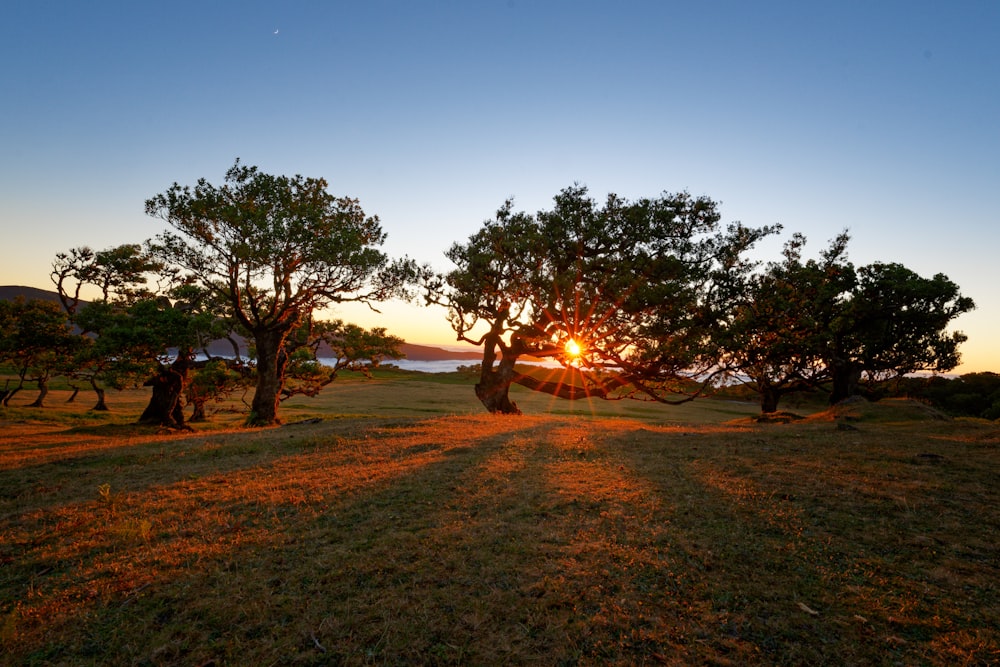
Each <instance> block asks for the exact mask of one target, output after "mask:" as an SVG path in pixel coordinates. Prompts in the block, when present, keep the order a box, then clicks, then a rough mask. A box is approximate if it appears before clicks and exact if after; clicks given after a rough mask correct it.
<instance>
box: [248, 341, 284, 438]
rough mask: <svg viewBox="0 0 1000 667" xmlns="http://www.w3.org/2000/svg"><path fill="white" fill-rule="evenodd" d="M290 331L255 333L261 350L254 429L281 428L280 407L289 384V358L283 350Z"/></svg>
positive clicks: (251, 420) (253, 404) (250, 422)
mask: <svg viewBox="0 0 1000 667" xmlns="http://www.w3.org/2000/svg"><path fill="white" fill-rule="evenodd" d="M287 333H288V329H282V330H261V331H256V332H254V343H255V344H256V346H257V387H256V389H255V390H254V394H253V400H252V401H251V402H250V416H249V417H247V424H248V425H250V426H271V425H273V424H280V423H281V420H280V419H278V405H279V404H280V402H281V387H282V385H283V384H284V381H285V361H286V360H285V358H284V354H283V351H282V347H283V345H284V342H285V336H286V335H287Z"/></svg>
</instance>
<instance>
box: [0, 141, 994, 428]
mask: <svg viewBox="0 0 1000 667" xmlns="http://www.w3.org/2000/svg"><path fill="white" fill-rule="evenodd" d="M146 211H147V213H148V214H149V215H151V216H153V217H156V218H158V219H160V220H162V221H164V222H165V223H166V224H167V227H168V231H165V232H163V233H161V234H160V235H158V236H157V237H155V238H153V239H151V240H149V241H146V242H145V243H144V244H141V245H139V244H126V245H122V246H118V247H115V248H110V249H107V250H103V251H97V252H95V251H93V250H91V249H89V248H85V247H84V248H75V249H72V250H70V251H68V252H66V253H60V254H59V255H58V256H57V257H56V260H55V262H54V264H53V270H52V280H53V283H54V284H55V286H56V289H57V292H58V294H59V298H60V302H61V306H62V307H61V308H59V307H58V306H57V305H53V304H48V305H42V304H41V303H34V302H8V303H6V304H5V305H3V307H2V309H0V360H2V361H4V362H5V363H8V364H9V365H11V366H12V367H13V368H14V372H15V374H16V376H17V379H16V381H15V386H14V387H13V388H9V389H8V391H9V392H15V391H17V390H18V389H20V388H21V387H23V386H24V383H26V382H34V383H36V384H37V385H38V388H39V390H40V392H39V398H38V400H37V401H36V403H37V404H38V405H41V404H42V400H43V399H44V394H45V388H46V386H47V383H48V381H49V379H50V378H51V377H53V376H54V375H57V374H61V375H65V376H67V377H70V378H73V379H74V380H77V381H80V382H85V383H87V384H89V385H90V387H91V388H93V390H94V391H95V392H96V393H97V396H98V403H97V405H96V406H95V407H96V408H97V409H104V408H106V403H105V394H104V390H105V387H112V388H122V387H125V386H133V385H136V384H146V385H148V386H151V387H152V392H151V398H150V403H149V405H148V407H147V408H146V410H145V412H144V413H143V415H142V417H141V418H140V421H143V422H148V423H157V424H167V425H171V426H181V425H183V424H184V423H185V421H186V420H185V415H184V411H183V408H184V407H185V405H190V406H191V410H192V418H194V419H198V418H203V417H204V414H205V406H206V404H207V402H208V401H210V400H212V399H213V398H215V397H218V396H222V395H226V394H227V393H229V392H232V391H235V390H236V389H237V388H240V387H248V386H251V385H252V387H253V392H254V393H253V397H252V399H251V401H250V402H249V403H248V404H247V405H248V418H247V422H248V423H249V424H253V425H267V424H274V423H277V422H278V421H279V415H278V409H279V405H280V402H281V401H282V400H283V399H285V398H287V397H289V396H292V395H296V394H304V395H315V394H316V393H317V392H319V391H320V390H321V388H322V387H323V386H325V385H326V384H328V383H329V382H331V381H332V380H333V379H334V378H335V377H336V375H337V372H338V371H340V370H344V369H356V370H365V369H367V368H370V367H371V366H373V365H377V364H378V363H379V361H381V360H382V359H395V358H399V357H400V356H401V355H400V354H399V345H400V344H401V342H402V341H401V340H400V339H398V338H396V337H394V336H391V335H389V334H388V333H387V332H386V331H385V330H384V329H373V330H370V331H368V330H364V329H362V328H360V327H357V326H356V325H351V324H347V323H344V322H340V321H322V320H319V319H318V318H317V313H318V312H319V311H320V310H322V309H324V308H326V307H328V306H333V305H336V304H338V303H344V302H347V301H354V302H361V303H366V304H369V305H373V304H375V303H377V302H379V301H382V300H384V299H388V298H392V297H402V298H410V299H412V298H415V296H416V295H417V293H418V291H417V290H418V289H419V292H420V293H422V295H423V297H424V299H425V300H426V302H427V303H429V304H439V305H442V306H444V307H445V308H446V309H447V313H448V319H449V322H450V324H451V326H452V328H453V329H454V331H455V333H456V337H457V340H459V341H465V342H468V343H472V344H474V345H477V346H480V347H481V348H482V350H483V358H482V363H481V364H479V365H478V368H477V374H478V382H477V383H476V385H475V393H476V396H477V397H478V399H479V400H480V401H481V402H482V404H483V405H484V407H485V408H486V409H487V410H489V411H490V412H497V413H508V414H517V413H519V412H520V410H519V409H518V407H517V405H516V404H515V403H514V401H512V400H511V398H510V394H509V390H510V387H511V385H513V384H519V385H522V386H525V387H527V388H529V389H532V390H535V391H541V392H546V393H549V394H552V395H554V396H559V397H562V398H565V399H570V400H574V399H580V398H599V399H604V400H623V399H639V400H650V401H658V402H662V403H670V404H676V403H683V402H686V401H690V400H693V399H695V398H697V397H699V396H705V395H709V394H711V393H713V392H716V391H719V390H720V388H732V387H733V386H734V384H740V385H742V386H745V387H748V388H749V389H751V390H752V391H753V392H754V393H755V394H756V395H757V396H758V398H759V400H760V404H761V410H762V411H763V412H773V411H776V410H777V409H778V405H779V402H780V400H781V398H782V397H784V396H787V395H789V394H793V393H796V392H817V391H821V392H825V393H826V394H828V396H829V399H830V401H831V402H836V401H839V400H842V399H844V398H846V397H848V396H852V395H855V394H858V393H861V392H864V391H869V392H871V391H874V390H875V388H876V387H884V386H885V383H886V382H887V381H889V380H897V381H900V382H901V381H902V380H903V379H905V378H907V376H910V375H911V374H914V373H918V372H930V373H935V374H939V373H944V372H947V371H950V370H952V369H953V368H955V367H956V366H957V365H958V363H959V360H960V357H959V351H958V348H959V346H960V344H961V343H962V342H964V341H965V340H966V337H965V335H964V334H962V333H961V332H954V331H950V329H949V327H950V325H951V323H952V322H953V320H954V319H955V318H956V317H958V316H959V315H961V314H963V313H965V312H968V311H970V310H971V309H972V308H973V307H974V304H973V302H972V300H971V299H969V298H967V297H964V296H962V295H961V294H960V292H959V289H958V287H957V285H955V284H954V283H953V282H952V281H951V280H949V279H948V278H947V277H946V276H944V275H941V274H938V275H935V276H933V277H931V278H925V277H922V276H920V275H918V274H916V273H915V272H913V271H911V270H910V269H908V268H906V267H905V266H903V265H901V264H898V263H873V264H870V265H866V266H859V267H856V266H854V265H853V264H852V263H851V262H850V261H849V260H848V258H847V245H848V242H849V237H848V235H847V233H846V232H844V233H842V234H840V235H839V236H837V237H836V238H834V239H833V240H832V241H831V242H830V245H829V247H828V248H826V249H825V250H823V251H822V252H821V253H820V255H819V257H817V258H814V259H808V258H806V257H805V256H804V248H805V246H806V239H805V237H804V236H802V235H801V234H794V235H793V236H792V237H791V239H790V240H789V241H788V242H787V243H786V244H785V246H784V249H783V252H782V258H781V259H780V260H778V261H773V262H768V263H763V262H760V261H754V260H751V259H750V256H751V252H752V251H753V250H754V248H755V247H756V246H757V244H758V243H759V242H760V241H761V240H762V239H764V238H766V237H768V236H771V235H774V234H777V233H779V232H780V231H781V227H780V226H778V225H775V226H770V227H763V228H758V229H754V228H750V227H746V226H744V225H742V224H740V223H730V224H728V225H723V224H722V223H721V215H720V213H719V207H718V204H717V203H716V202H714V201H712V200H711V199H709V198H707V197H693V196H691V195H689V194H688V193H662V194H661V195H659V196H657V197H651V198H643V199H639V200H636V201H629V200H625V199H623V198H621V197H618V196H617V195H614V194H612V195H609V196H608V197H607V199H606V200H605V201H603V202H598V201H596V200H594V199H592V198H591V197H589V195H588V192H587V189H586V188H585V187H582V186H572V187H569V188H566V189H564V190H562V191H561V192H560V193H558V194H557V195H556V197H555V198H554V205H553V207H552V208H551V209H550V210H541V211H538V212H537V213H534V214H531V213H527V212H523V211H515V209H514V206H513V201H510V200H508V201H507V202H505V203H504V204H503V205H502V206H501V208H500V209H499V210H498V211H497V213H496V215H495V216H493V217H492V218H490V219H488V220H486V221H485V222H484V223H483V224H482V227H481V228H480V229H479V230H478V231H477V232H476V233H475V234H473V235H472V236H470V237H469V239H468V240H467V241H466V242H464V243H455V244H453V245H452V246H451V248H450V249H449V250H448V251H447V252H446V256H447V258H448V259H449V260H450V261H451V262H452V263H453V265H454V267H455V268H454V269H452V270H451V271H449V272H446V273H439V274H435V273H433V272H432V271H430V270H429V269H428V268H427V267H426V266H419V265H417V264H416V263H415V262H414V261H413V260H410V259H408V258H403V259H396V260H391V259H390V258H388V257H387V256H386V255H385V254H384V253H383V252H382V251H381V250H380V246H381V245H382V244H383V243H384V241H385V234H384V233H383V232H382V229H381V226H380V224H379V221H378V218H377V217H374V216H367V215H366V214H365V213H364V211H363V210H362V209H361V207H360V205H359V203H358V202H357V201H356V200H353V199H349V198H338V197H334V196H332V195H330V194H329V193H328V192H327V183H326V182H325V181H324V180H323V179H313V178H303V177H301V176H294V177H285V176H272V175H268V174H265V173H262V172H260V171H259V170H258V169H257V168H256V167H248V166H245V165H242V164H240V162H239V160H237V161H236V163H235V164H234V166H233V167H232V168H230V169H229V171H227V173H226V176H225V181H224V183H223V185H221V186H215V185H212V184H210V183H209V182H207V181H206V180H204V179H202V180H199V181H198V183H197V184H196V185H195V186H194V187H189V186H180V185H178V184H176V183H175V184H174V185H173V186H172V187H170V188H169V189H168V190H167V191H165V192H164V193H162V194H160V195H157V196H155V197H153V198H151V199H149V200H148V201H147V202H146ZM94 293H96V295H97V296H96V297H95V298H92V299H90V300H88V301H85V300H84V299H83V298H82V295H84V294H94ZM219 340H228V341H230V343H231V345H230V346H231V353H229V354H226V355H218V354H213V353H211V352H210V348H209V343H210V342H212V341H219ZM240 341H245V342H246V343H247V346H248V349H246V350H245V351H244V347H243V346H241V345H240ZM321 346H324V349H327V350H330V351H332V354H333V356H334V357H335V358H336V361H335V362H334V363H332V364H331V363H326V364H324V363H320V362H319V360H318V352H319V350H320V347H321ZM529 357H532V358H545V359H550V360H555V361H557V362H559V363H561V364H562V365H563V367H564V369H565V372H564V373H562V374H561V375H560V379H558V380H556V381H552V380H549V379H539V378H538V377H537V376H536V375H534V374H529V373H521V372H519V371H518V369H517V366H516V364H517V362H518V361H519V360H523V359H525V358H529ZM979 380H982V379H980V378H977V379H976V382H978V384H976V386H977V387H980V388H981V385H983V383H984V381H983V382H980V381H979ZM970 383H972V380H971V379H970ZM9 395H10V394H8V396H7V398H8V399H9ZM955 400H957V399H955ZM967 402H969V403H970V404H971V402H972V401H971V399H970V400H968V401H967ZM992 405H993V404H991V405H990V406H988V407H984V408H983V410H984V411H986V412H988V411H989V410H990V409H992Z"/></svg>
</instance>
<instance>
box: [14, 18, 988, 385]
mask: <svg viewBox="0 0 1000 667" xmlns="http://www.w3.org/2000/svg"><path fill="white" fill-rule="evenodd" d="M0 24H2V25H4V32H5V35H4V39H3V40H2V42H0V78H2V82H3V90H4V95H3V102H2V104H0V147H2V148H0V221H2V224H3V244H2V246H0V247H2V251H0V253H2V254H0V284H26V285H31V286H36V287H43V288H49V287H51V283H50V281H49V279H48V274H49V270H50V265H51V262H52V259H53V257H54V256H55V254H56V253H57V252H60V251H63V250H67V249H69V248H72V247H75V246H79V245H90V246H92V247H94V248H104V247H108V246H112V245H117V244H120V243H126V242H137V241H142V240H144V239H146V238H148V237H150V236H153V235H154V234H156V233H157V232H158V231H159V229H160V225H159V223H157V221H155V220H153V219H151V218H147V217H146V216H145V214H144V212H143V204H144V202H145V200H146V199H147V198H149V197H151V196H152V195H155V194H157V193H159V192H162V191H164V190H166V188H168V187H169V186H170V185H171V184H172V183H173V182H175V181H177V182H180V183H182V184H188V183H194V182H195V181H196V180H197V179H198V178H199V177H206V178H208V179H209V180H210V181H212V182H214V183H220V182H221V181H222V180H223V174H224V173H225V171H226V169H227V168H228V167H229V166H230V165H232V163H233V161H234V160H235V158H237V157H239V158H241V159H242V161H243V162H245V163H248V164H254V165H258V166H259V167H261V169H263V170H264V171H267V172H270V173H276V174H289V175H291V174H296V173H299V174H303V175H306V176H322V177H324V178H326V179H327V180H328V181H329V182H330V190H331V192H333V193H334V194H336V195H346V196H351V197H357V198H358V199H360V201H361V204H362V206H363V207H364V209H365V210H366V211H367V212H368V213H370V214H376V215H378V216H379V217H380V219H381V220H382V224H383V227H384V229H385V231H386V232H387V233H388V234H389V241H388V243H387V246H386V249H387V250H388V251H389V252H390V253H392V254H395V255H400V254H408V255H410V256H411V257H414V258H416V259H418V260H420V261H426V262H430V263H432V264H434V265H435V266H437V267H438V268H440V269H447V268H449V266H448V264H447V261H446V260H445V259H444V257H443V252H444V251H445V250H446V249H447V248H448V246H449V245H451V243H453V242H455V241H462V240H464V239H466V238H467V237H468V236H469V235H470V234H472V233H473V232H475V231H476V229H478V227H479V226H480V224H481V222H482V221H483V220H484V219H486V218H488V217H490V216H491V215H492V213H493V212H494V211H495V210H496V209H497V207H498V206H499V205H500V204H501V203H502V202H503V201H504V199H506V198H507V197H510V196H513V197H514V198H515V203H516V207H517V208H519V209H524V210H529V211H536V210H538V209H541V208H546V207H548V206H549V205H550V203H551V198H552V196H553V195H555V194H556V193H557V192H558V191H559V190H560V189H561V188H563V187H566V186H568V185H571V184H573V183H574V182H579V183H582V184H585V185H587V186H588V187H589V188H590V190H591V192H592V194H594V195H595V196H596V197H597V198H603V197H604V196H605V195H606V194H607V193H608V192H616V193H618V194H620V195H622V196H625V197H630V198H632V197H642V196H655V195H657V194H659V193H660V192H662V191H664V190H666V191H671V192H674V191H679V190H687V191H690V192H691V193H692V194H697V195H701V194H704V195H708V196H710V197H712V198H713V199H716V200H718V201H721V202H722V212H723V216H724V219H725V220H741V221H742V222H744V223H745V224H748V225H751V226H760V225H765V224H771V223H775V222H779V223H781V224H782V225H784V228H785V235H784V237H782V239H775V240H774V241H773V242H772V243H770V244H768V245H765V246H763V247H762V248H761V251H760V255H761V257H762V258H763V259H777V257H778V253H779V250H780V245H781V242H782V241H783V240H784V239H785V238H787V237H788V235H789V234H791V233H792V232H802V233H803V234H805V235H806V236H807V237H808V238H809V240H810V243H809V245H808V246H807V252H808V253H810V254H814V253H818V252H819V251H820V250H821V249H822V248H824V247H825V246H826V244H827V241H828V240H829V239H831V238H833V237H834V236H835V235H836V234H837V233H839V232H840V231H841V230H843V229H845V228H847V229H849V230H850V233H851V235H852V242H851V245H850V257H851V259H852V260H853V261H854V262H855V263H856V264H865V263H869V262H872V261H876V260H878V261H895V262H900V263H903V264H905V265H906V266H908V267H909V268H911V269H913V270H915V271H917V272H918V273H921V274H922V275H927V276H930V275H933V274H934V273H939V272H940V273H945V274H946V275H948V276H949V277H950V278H951V279H952V280H954V281H955V282H957V283H958V284H959V285H960V286H961V287H962V290H963V293H964V294H966V295H968V296H971V297H972V298H973V299H975V301H976V303H977V305H978V308H977V310H976V311H975V312H973V313H970V314H968V315H965V316H963V317H962V318H960V319H959V320H958V321H957V323H956V327H957V328H958V329H961V330H963V331H964V332H965V333H967V334H968V335H969V336H970V340H969V342H968V343H966V344H965V346H964V347H963V352H964V362H965V363H964V364H963V366H962V367H960V368H959V369H958V370H959V371H960V372H970V371H977V370H997V371H1000V351H995V348H996V346H995V345H994V335H995V332H996V331H997V330H998V324H1000V294H998V290H997V289H996V286H995V284H996V275H997V270H996V265H997V259H996V257H997V251H998V246H1000V243H998V241H1000V224H998V223H1000V122H998V121H1000V3H997V2H993V1H987V0H983V1H980V2H965V1H962V0H957V1H953V2H943V1H942V2H923V1H920V0H911V1H905V2H903V1H900V2H894V1H881V2H837V3H818V2H815V3H804V2H766V1H762V2H745V1H733V2H722V1H718V2H713V1H710V0H709V1H704V2H683V3H682V2H672V1H670V0H661V1H649V2H629V1H627V0H624V1H620V2H610V1H608V2H587V1H585V0H584V1H566V2H562V1H555V0H537V1H535V2H528V1H526V0H475V1H474V0H467V1H465V2H425V1H420V0H412V1H409V2H403V1H397V2H378V1H373V2H360V1H359V2H334V1H330V2H306V1H286V2H223V1H217V2H212V1H208V0H206V1H203V2H184V1H177V2H170V3H153V2H135V1H134V0H133V1H128V2H93V3H81V2H46V1H45V0H34V1H21V0H13V1H9V2H6V3H4V4H3V6H2V8H0ZM382 311H383V312H382V315H381V316H375V315H374V314H372V313H370V312H369V311H367V310H366V309H344V310H341V311H338V312H336V313H334V315H335V316H340V317H344V318H346V319H350V320H353V321H357V322H359V323H361V324H365V325H367V326H372V325H380V326H386V327H388V328H389V330H390V331H391V332H392V333H396V334H398V335H401V336H403V337H405V338H407V339H408V340H410V341H411V342H420V343H440V344H449V343H451V342H452V341H453V338H454V336H453V334H452V332H451V330H450V329H449V328H448V326H447V323H446V321H445V319H444V317H443V313H442V311H439V310H431V309H425V308H420V307H416V306H407V305H402V304H388V305H386V306H385V307H384V308H383V309H382Z"/></svg>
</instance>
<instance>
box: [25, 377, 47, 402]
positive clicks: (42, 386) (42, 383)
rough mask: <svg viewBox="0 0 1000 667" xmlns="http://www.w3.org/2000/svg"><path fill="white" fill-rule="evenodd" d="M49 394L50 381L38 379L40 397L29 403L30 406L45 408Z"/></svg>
mask: <svg viewBox="0 0 1000 667" xmlns="http://www.w3.org/2000/svg"><path fill="white" fill-rule="evenodd" d="M48 395H49V383H48V381H47V380H39V381H38V397H37V398H36V399H35V400H34V401H33V402H32V403H29V404H28V407H29V408H44V407H45V397H46V396H48Z"/></svg>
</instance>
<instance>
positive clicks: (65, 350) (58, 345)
mask: <svg viewBox="0 0 1000 667" xmlns="http://www.w3.org/2000/svg"><path fill="white" fill-rule="evenodd" d="M79 342H80V339H79V337H78V336H76V335H75V334H74V333H73V332H72V330H71V328H70V325H69V322H68V321H67V318H66V314H65V313H64V312H63V310H62V308H60V307H59V304H57V303H53V302H51V301H44V300H41V299H29V300H27V301H26V300H24V299H23V298H21V297H18V298H17V299H14V300H13V301H0V360H3V361H7V362H8V363H10V364H11V365H12V366H13V367H14V370H15V372H16V373H17V376H18V384H17V386H16V387H14V389H11V390H9V391H7V390H5V393H4V396H3V404H4V405H7V403H8V402H9V401H10V399H11V398H12V397H13V396H14V394H16V393H17V392H18V391H20V390H21V389H22V388H23V387H24V384H25V382H35V383H36V384H37V385H38V396H37V398H36V399H35V400H34V402H32V403H31V404H30V406H29V407H37V408H40V407H43V406H44V403H45V397H46V396H47V395H48V391H49V380H51V379H52V377H53V376H54V375H56V374H58V373H60V372H62V371H63V370H65V369H66V368H67V367H68V365H69V363H70V360H71V359H72V358H73V354H74V352H75V350H76V348H77V347H78V345H79Z"/></svg>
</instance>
